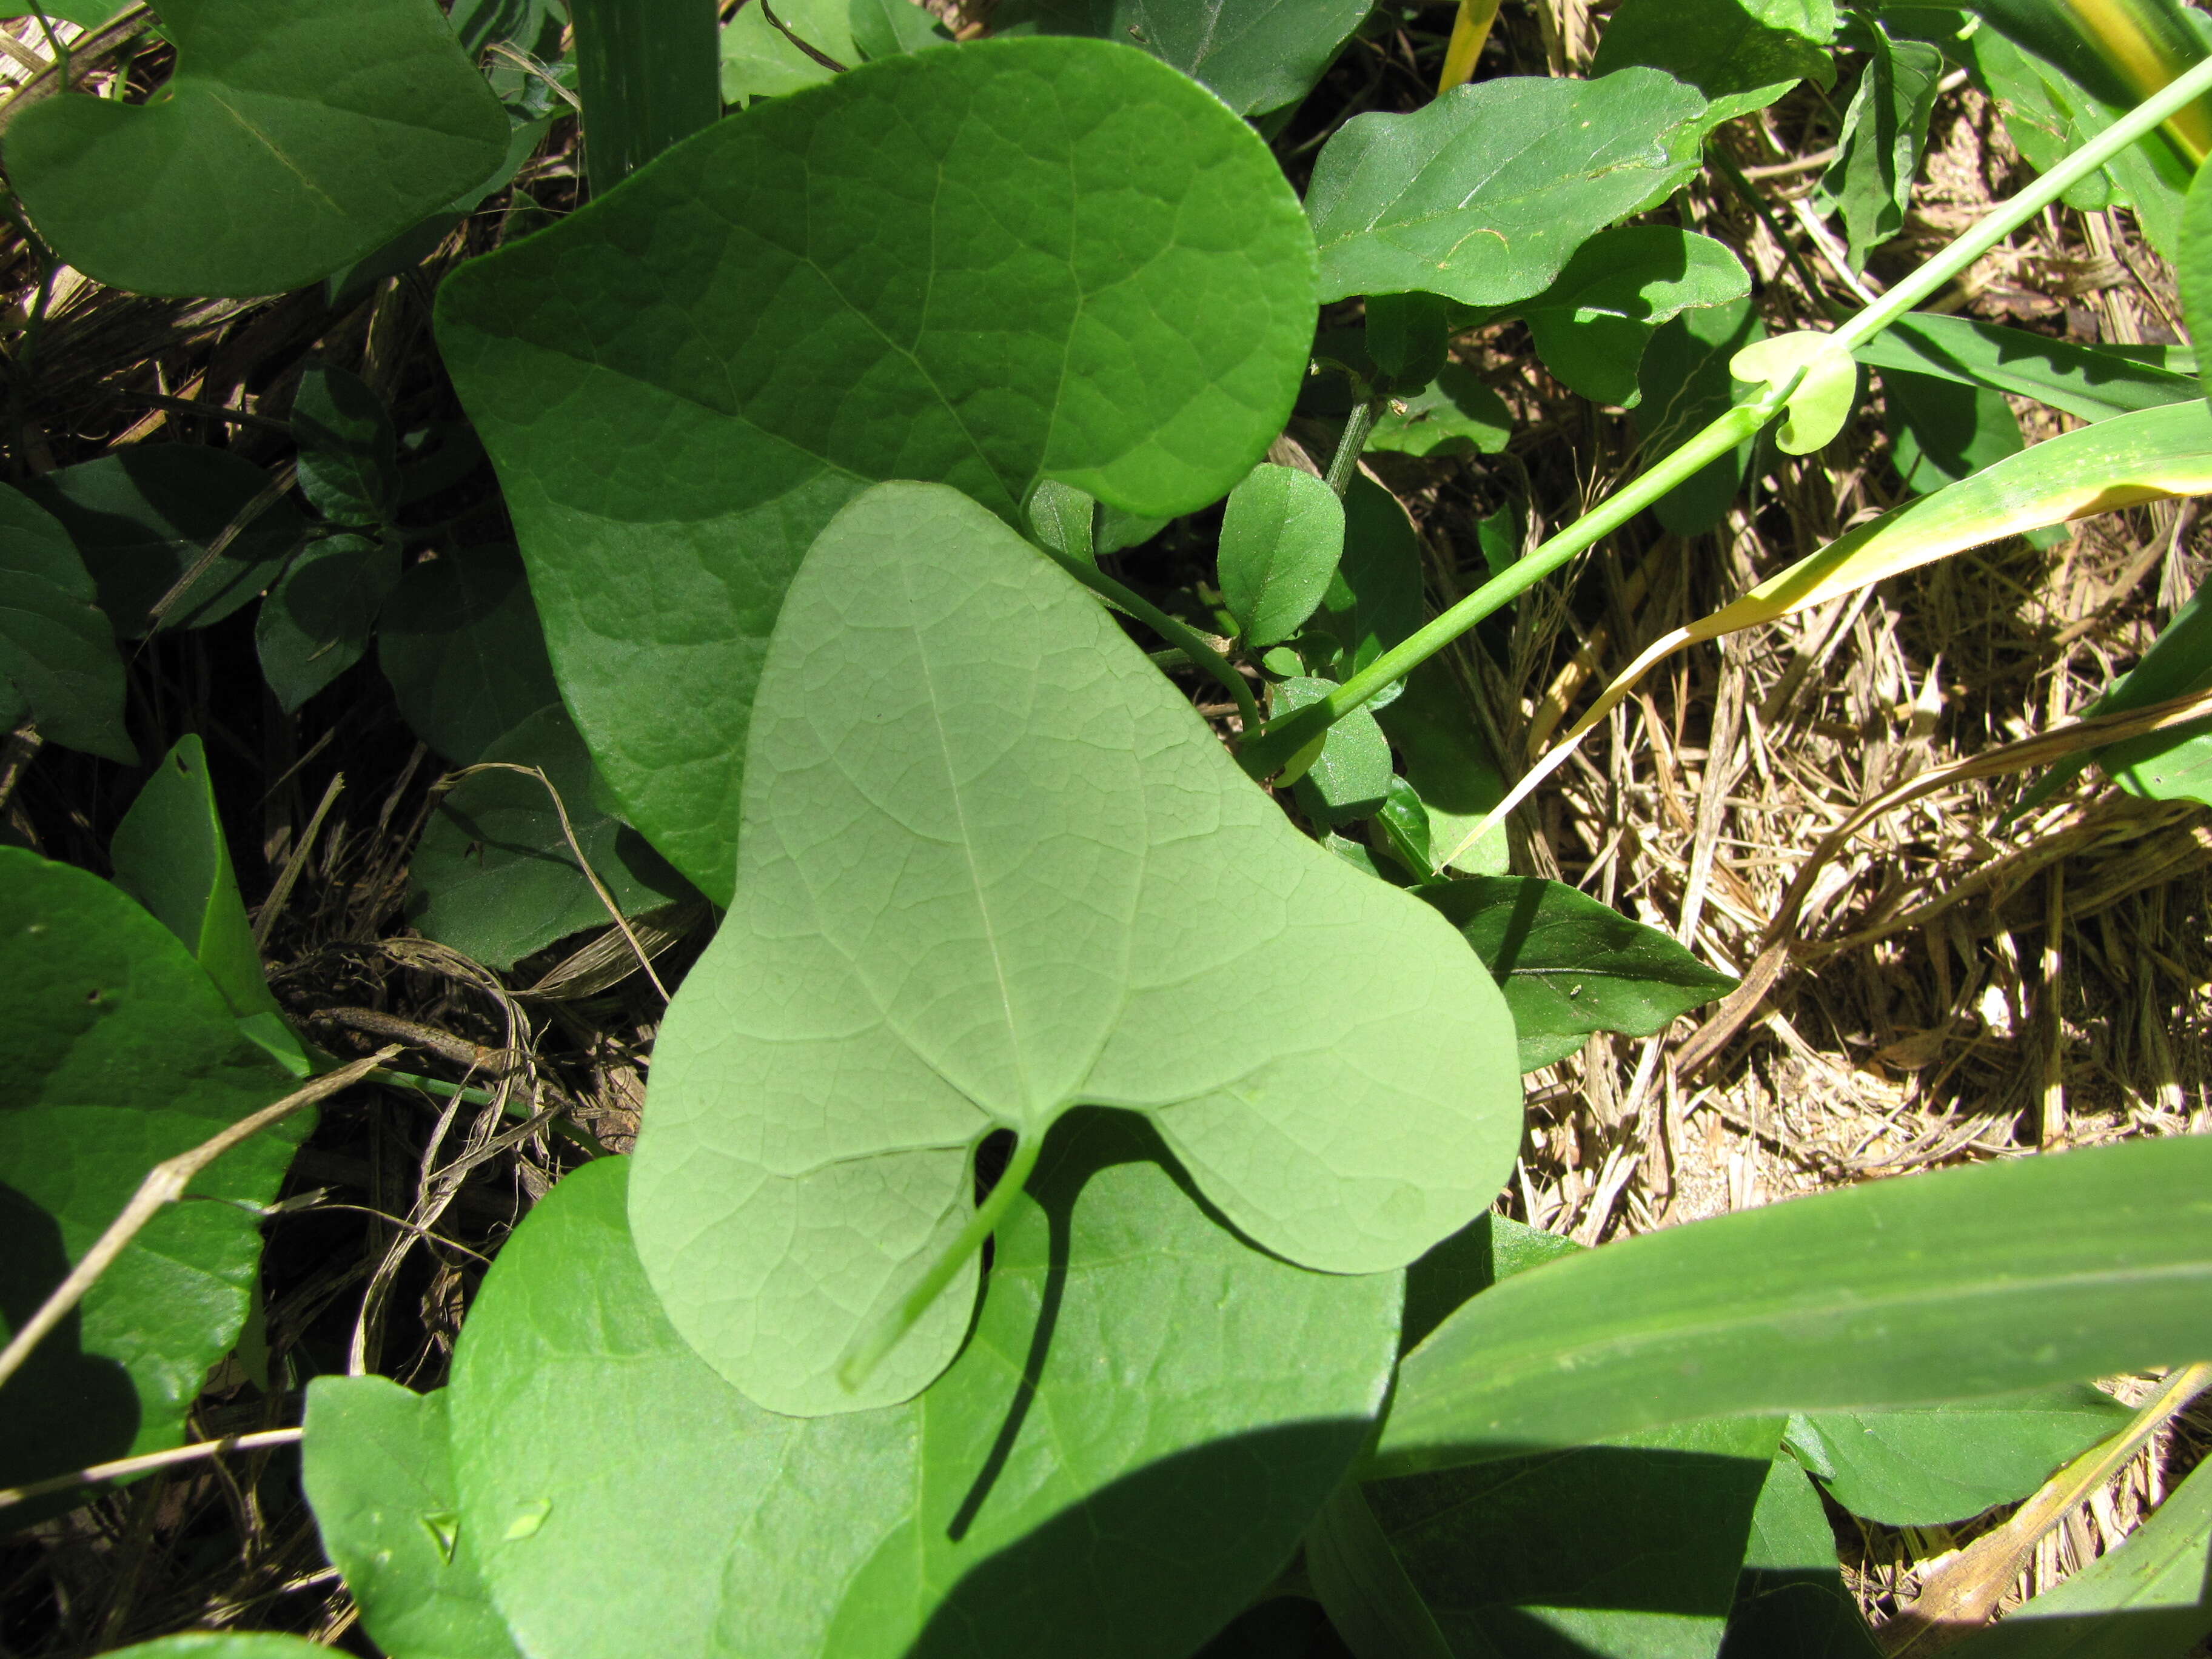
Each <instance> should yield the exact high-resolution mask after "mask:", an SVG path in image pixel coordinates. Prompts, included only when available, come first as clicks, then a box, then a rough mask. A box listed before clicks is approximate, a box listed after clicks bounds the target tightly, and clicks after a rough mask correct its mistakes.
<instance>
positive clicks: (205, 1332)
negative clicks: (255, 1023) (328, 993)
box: [0, 848, 313, 1524]
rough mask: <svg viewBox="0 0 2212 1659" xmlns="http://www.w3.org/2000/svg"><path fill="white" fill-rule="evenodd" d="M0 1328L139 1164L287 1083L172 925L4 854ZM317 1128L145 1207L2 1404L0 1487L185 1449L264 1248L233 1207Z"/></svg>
mask: <svg viewBox="0 0 2212 1659" xmlns="http://www.w3.org/2000/svg"><path fill="white" fill-rule="evenodd" d="M0 919H4V920H0V1069H4V1072H5V1074H6V1076H7V1078H8V1079H9V1091H8V1094H7V1096H6V1098H5V1100H4V1103H0V1170H6V1171H7V1180H6V1184H5V1185H4V1186H0V1322H4V1323H5V1325H6V1326H7V1328H9V1330H15V1329H17V1328H21V1325H22V1323H23V1322H25V1321H26V1320H27V1319H28V1318H29V1317H30V1316H31V1315H32V1314H33V1312H34V1311H35V1310H37V1308H38V1307H39V1305H40V1303H41V1302H43V1301H44V1300H45V1299H46V1295H47V1293H48V1292H49V1291H52V1290H53V1288H54V1287H55V1286H56V1285H58V1284H59V1283H60V1282H61V1281H62V1279H64V1277H65V1276H66V1275H67V1273H68V1272H69V1270H70V1267H71V1266H72V1265H73V1264H74V1263H75V1262H76V1261H77V1260H78V1259H79V1258H81V1257H82V1255H84V1253H85V1252H86V1251H87V1250H88V1249H90V1248H91V1246H92V1244H93V1243H94V1240H95V1239H97V1238H98V1237H100V1234H101V1232H103V1231H105V1230H106V1227H107V1226H108V1225H109V1224H110V1223H111V1222H112V1221H113V1220H114V1219H115V1218H116V1217H117V1215H118V1214H119V1213H120V1212H121V1211H122V1209H123V1206H124V1205H125V1202H126V1201H128V1200H129V1199H130V1197H131V1194H133V1193H134V1192H136V1191H137V1188H138V1184H139V1182H141V1181H143V1179H144V1178H145V1177H146V1176H147V1174H148V1173H149V1171H150V1170H152V1169H153V1167H154V1165H155V1164H158V1163H160V1162H161V1160H162V1159H164V1158H173V1157H174V1156H176V1155H177V1154H178V1153H179V1152H185V1151H187V1150H189V1149H190V1148H191V1147H193V1146H198V1145H199V1144H200V1143H201V1142H202V1141H204V1140H206V1139H208V1138H209V1137H210V1135H213V1134H215V1133H216V1132H217V1131H219V1130H221V1129H223V1128H225V1127H228V1125H230V1124H232V1123H234V1122H236V1121H238V1120H239V1119H240V1118H242V1117H244V1116H246V1115H247V1114H248V1113H250V1112H252V1111H255V1110H258V1109H259V1108H261V1107H264V1106H266V1105H268V1104H269V1103H270V1102H271V1101H273V1100H276V1099H277V1098H278V1097H280V1096H282V1095H283V1094H284V1093H286V1092H287V1091H289V1089H290V1087H291V1086H292V1080H291V1079H289V1077H287V1076H286V1075H285V1073H283V1071H282V1070H281V1069H279V1068H278V1066H276V1062H275V1061H273V1060H270V1058H269V1056H268V1055H267V1054H264V1053H263V1052H262V1051H261V1050H260V1049H259V1048H256V1047H255V1046H254V1045H253V1044H252V1043H251V1042H248V1041H247V1040H246V1037H245V1036H244V1035H242V1034H241V1033H240V1030H239V1027H238V1023H237V1021H236V1020H235V1019H234V1018H233V1016H232V1013H231V1011H230V1009H229V1008H228V1006H226V1005H225V1003H224V1001H223V999H222V994H221V993H220V992H218V991H217V990H216V987H215V986H214V984H213V983H212V982H211V981H210V980H209V978H208V976H207V975H206V974H205V973H204V972H202V971H201V969H200V967H199V965H198V964H197V963H195V962H194V961H193V960H192V957H191V953H190V952H189V951H186V950H185V947H184V946H183V945H180V944H179V943H178V942H177V940H176V939H175V937H174V936H173V935H172V933H170V931H169V930H168V929H167V927H164V926H163V925H162V924H161V922H160V921H156V920H155V918H154V917H153V916H151V915H148V914H147V913H146V911H145V910H144V909H143V908H141V907H140V906H139V904H138V902H137V901H136V900H135V899H132V898H131V897H130V896H128V895H126V894H125V893H123V892H122V891H120V890H118V889H117V888H114V887H112V886H110V885H109V884H107V883H106V882H104V881H102V880H100V878H98V877H97V876H93V875H88V874H87V873H86V872H83V871H82V870H74V869H71V868H70V866H67V865H62V864H50V863H48V862H47V861H46V860H44V859H41V858H40V857H38V856H37V855H36V854H32V853H27V852H24V851H22V850H21V849H20V848H0ZM312 1121H313V1113H312V1112H308V1113H303V1114H301V1115H298V1116H295V1117H292V1118H290V1119H288V1120H287V1121H285V1122H283V1124H280V1125H278V1126H277V1127H276V1128H274V1129H271V1130H270V1131H268V1132H267V1133H264V1134H261V1135H258V1136H256V1137H254V1138H253V1139H251V1140H249V1141H247V1142H246V1143H245V1144H244V1145H243V1146H240V1147H238V1148H236V1149H235V1150H234V1151H233V1152H230V1153H229V1154H228V1156H227V1157H225V1158H222V1159H221V1160H219V1161H218V1162H217V1163H216V1164H213V1165H212V1166H210V1168H209V1169H208V1170H206V1171H205V1172H204V1173H203V1174H202V1175H201V1176H199V1178H198V1179H197V1180H196V1181H194V1182H193V1183H192V1194H193V1197H194V1198H195V1199H196V1200H233V1201H231V1202H222V1201H215V1202H205V1201H195V1202H187V1203H183V1204H178V1205H174V1206H170V1207H168V1208H167V1209H165V1210H163V1211H162V1212H161V1214H159V1215H157V1216H156V1217H155V1218H154V1219H153V1221H152V1222H150V1223H149V1225H147V1227H146V1229H145V1231H143V1232H141V1233H140V1234H139V1235H138V1237H137V1238H136V1239H135V1240H133V1241H132V1242H131V1244H130V1245H129V1246H128V1247H127V1248H126V1249H125V1250H124V1252H123V1254H122V1255H121V1256H119V1257H118V1259H117V1260H116V1261H115V1264H114V1265H113V1266H112V1267H110V1268H108V1270H107V1271H106V1273H104V1274H102V1275H101V1277H100V1279H99V1280H98V1282H97V1283H95V1284H94V1285H93V1287H92V1288H91V1290H90V1291H88V1292H87V1293H86V1295H85V1298H84V1301H83V1302H82V1304H80V1306H79V1309H78V1310H77V1312H76V1313H75V1314H74V1315H72V1316H70V1318H68V1319H67V1320H65V1321H64V1322H63V1323H62V1325H61V1326H60V1327H59V1328H57V1329H56V1330H55V1331H54V1333H53V1334H52V1335H50V1336H49V1337H47V1338H46V1340H45V1341H44V1342H42V1343H41V1344H40V1346H38V1347H37V1348H36V1349H35V1350H34V1351H33V1353H32V1356H31V1358H30V1360H29V1361H28V1363H27V1364H26V1365H25V1366H24V1368H23V1370H21V1371H19V1372H18V1373H16V1375H15V1376H13V1377H11V1378H10V1379H9V1382H8V1383H7V1385H6V1387H5V1388H4V1389H0V1485H4V1486H18V1485H21V1484H22V1483H24V1482H26V1481H30V1480H42V1479H44V1478H46V1477H47V1476H50V1475H54V1474H62V1473H64V1471H67V1470H70V1469H78V1468H84V1467H86V1466H87V1465H88V1464H92V1463H99V1462H106V1461H108V1460H109V1459H112V1458H118V1457H124V1456H127V1455H133V1454H137V1453H141V1452H150V1451H158V1450H161V1449H166V1448H167V1447H170V1446H175V1445H179V1444H180V1443H182V1442H183V1440H184V1437H185V1412H186V1410H187V1408H188V1407H190V1406H191V1402H192V1401H194V1400H195V1399H197V1397H198V1395H199V1392H200V1385H201V1383H203V1382H204V1380H205V1379H206V1376H207V1372H208V1367H209V1366H210V1365H212V1364H215V1363H216V1361H217V1360H218V1359H220V1358H222V1356H223V1355H224V1354H225V1353H227V1352H229V1351H230V1346H231V1345H232V1343H234V1341H236V1340H237V1338H238V1333H239V1329H240V1326H241V1325H242V1324H243V1323H244V1322H245V1319H246V1304H247V1298H248V1293H249V1291H250V1290H251V1289H252V1284H253V1279H254V1271H255V1264H256V1263H257V1262H258V1261H259V1259H260V1255H261V1237H260V1233H259V1231H258V1225H259V1222H258V1217H256V1216H255V1215H253V1214H252V1213H251V1212H249V1211H248V1210H247V1209H246V1208H245V1207H241V1206H258V1205H261V1204H265V1203H267V1202H268V1201H269V1200H271V1199H273V1198H274V1197H275V1196H276V1188H277V1184H278V1182H281V1181H282V1180H283V1175H284V1169H285V1165H286V1164H288V1163H289V1161H290V1158H291V1155H292V1147H293V1146H294V1145H295V1143H296V1142H297V1141H298V1139H300V1137H301V1135H303V1134H305V1133H307V1128H308V1127H310V1125H311V1124H312ZM90 1492H91V1489H90V1488H86V1489H85V1491H84V1492H83V1493H82V1494H80V1497H82V1496H88V1495H89V1494H90ZM70 1501H72V1500H70V1499H69V1498H64V1499H61V1500H59V1503H60V1504H62V1505H64V1506H65V1505H66V1504H68V1503H69V1502H70ZM13 1518H14V1521H15V1523H16V1524H21V1523H23V1522H27V1521H28V1520H30V1519H33V1518H35V1516H28V1515H26V1514H25V1512H24V1511H23V1510H21V1509H18V1510H15V1511H14V1516H13Z"/></svg>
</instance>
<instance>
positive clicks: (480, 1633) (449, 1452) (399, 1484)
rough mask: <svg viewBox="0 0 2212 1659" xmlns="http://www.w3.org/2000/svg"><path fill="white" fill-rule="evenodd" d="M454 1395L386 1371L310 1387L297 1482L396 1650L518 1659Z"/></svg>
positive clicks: (415, 1655)
mask: <svg viewBox="0 0 2212 1659" xmlns="http://www.w3.org/2000/svg"><path fill="white" fill-rule="evenodd" d="M447 1398H448V1394H447V1390H446V1389H439V1390H437V1391H436V1392H435V1393H434V1394H416V1393H414V1392H412V1391H411V1390H410V1389H403V1388H401V1387H400V1386H399V1385H398V1383H392V1382H387V1381H386V1379H384V1378H383V1377H380V1376H319V1377H317V1378H316V1379H315V1380H314V1381H313V1383H309V1384H308V1385H307V1437H306V1439H305V1440H304V1441H303V1442H302V1443H301V1468H300V1480H301V1486H304V1487H305V1488H306V1489H307V1502H308V1504H310V1505H311V1506H312V1507H313V1510H314V1512H315V1525H316V1528H318V1530H319V1531H320V1533H321V1534H322V1539H323V1551H324V1553H325V1554H327V1555H328V1556H329V1557H330V1558H331V1560H332V1561H333V1562H335V1563H336V1564H337V1568H338V1570H339V1571H341V1572H343V1574H344V1575H345V1585H346V1589H347V1590H348V1591H349V1593H350V1594H351V1595H352V1596H353V1599H354V1601H355V1603H356V1605H357V1606H358V1607H360V1608H361V1622H362V1625H363V1626H365V1627H366V1628H367V1629H368V1633H369V1635H370V1636H371V1637H372V1638H374V1640H375V1642H376V1644H377V1646H378V1647H380V1648H381V1649H383V1650H384V1651H385V1652H386V1653H388V1654H391V1655H392V1656H394V1659H431V1656H435V1659H515V1656H516V1649H515V1645H514V1638H513V1637H512V1636H511V1635H509V1634H508V1632H507V1626H506V1623H505V1622H504V1621H503V1620H501V1618H500V1616H499V1614H498V1613H495V1612H494V1611H493V1609H492V1605H491V1595H490V1593H489V1591H487V1590H486V1589H484V1583H483V1577H481V1576H480V1575H479V1574H478V1572H477V1565H476V1558H477V1537H476V1528H473V1527H464V1526H463V1525H462V1524H461V1519H460V1514H459V1510H460V1498H459V1494H458V1492H456V1491H455V1489H454V1485H453V1443H452V1440H451V1437H450V1436H449V1433H448V1431H447V1404H446V1402H447Z"/></svg>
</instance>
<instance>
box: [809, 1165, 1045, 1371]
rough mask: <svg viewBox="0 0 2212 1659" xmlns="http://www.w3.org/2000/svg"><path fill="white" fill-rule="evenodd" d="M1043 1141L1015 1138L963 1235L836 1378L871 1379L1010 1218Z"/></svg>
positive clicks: (853, 1351)
mask: <svg viewBox="0 0 2212 1659" xmlns="http://www.w3.org/2000/svg"><path fill="white" fill-rule="evenodd" d="M1043 1146H1044V1137H1043V1136H1042V1134H1034V1135H1024V1136H1023V1137H1022V1138H1021V1139H1019V1140H1017V1141H1016V1142H1015V1143H1014V1154H1013V1156H1012V1158H1008V1159H1007V1160H1006V1172H1005V1173H1004V1174H1003V1175H1001V1176H1000V1177H999V1184H998V1185H997V1186H995V1187H994V1188H991V1194H990V1196H989V1197H988V1198H986V1199H985V1200H983V1201H982V1202H981V1204H979V1205H977V1206H975V1214H974V1215H971V1216H969V1218H968V1225H966V1226H964V1227H963V1228H962V1229H961V1230H960V1236H959V1237H957V1238H956V1239H954V1240H953V1241H952V1243H951V1244H949V1245H947V1246H946V1247H945V1251H944V1254H942V1255H939V1257H938V1258H937V1260H936V1261H933V1262H931V1263H930V1264H929V1271H928V1272H927V1273H924V1274H922V1276H921V1279H918V1280H916V1281H915V1286H914V1288H913V1289H912V1290H910V1291H908V1292H907V1293H906V1294H905V1295H904V1296H902V1297H900V1298H899V1299H898V1301H897V1302H896V1304H893V1305H892V1307H891V1309H890V1311H889V1312H887V1313H885V1314H884V1316H883V1317H882V1318H880V1319H878V1320H877V1321H876V1322H875V1323H874V1324H872V1325H871V1326H869V1327H868V1328H867V1329H866V1330H864V1331H862V1332H861V1333H860V1335H859V1336H857V1337H855V1338H854V1340H853V1345H852V1346H850V1347H848V1348H847V1349H846V1350H845V1356H844V1358H842V1359H840V1360H839V1361H838V1362H837V1380H838V1381H839V1382H840V1383H843V1384H844V1385H845V1387H846V1388H848V1389H858V1388H859V1387H860V1385H861V1384H862V1383H866V1381H867V1380H868V1378H869V1376H871V1375H872V1374H873V1372H874V1371H875V1369H876V1367H877V1366H878V1365H879V1364H882V1363H883V1360H884V1355H885V1354H887V1353H889V1352H890V1351H891V1350H892V1349H893V1348H896V1346H898V1345H899V1339H900V1338H902V1337H903V1336H904V1335H905V1334H907V1333H908V1331H910V1330H912V1329H913V1328H915V1324H916V1323H917V1322H919V1321H920V1320H921V1316H922V1315H924V1314H926V1313H927V1312H928V1311H929V1308H930V1304H932V1303H933V1302H935V1301H936V1300H937V1298H938V1297H939V1296H941V1295H942V1294H943V1293H944V1291H945V1286H946V1285H950V1284H951V1282H952V1276H953V1275H954V1274H955V1273H958V1272H959V1271H960V1269H961V1268H962V1267H965V1266H966V1265H967V1262H968V1258H969V1256H971V1255H975V1253H976V1252H977V1251H978V1250H980V1249H982V1248H983V1241H984V1240H985V1239H987V1238H988V1237H990V1236H991V1235H992V1234H993V1233H994V1232H995V1231H998V1226H999V1223H1000V1222H1001V1221H1003V1220H1004V1219H1006V1210H1007V1207H1008V1206H1011V1205H1012V1203H1013V1201H1014V1200H1015V1199H1017V1198H1018V1197H1019V1196H1020V1195H1021V1192H1022V1188H1023V1185H1024V1183H1025V1182H1027V1181H1028V1180H1029V1178H1030V1170H1034V1169H1035V1168H1036V1161H1037V1153H1038V1152H1040V1151H1041V1150H1042V1148H1043Z"/></svg>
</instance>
